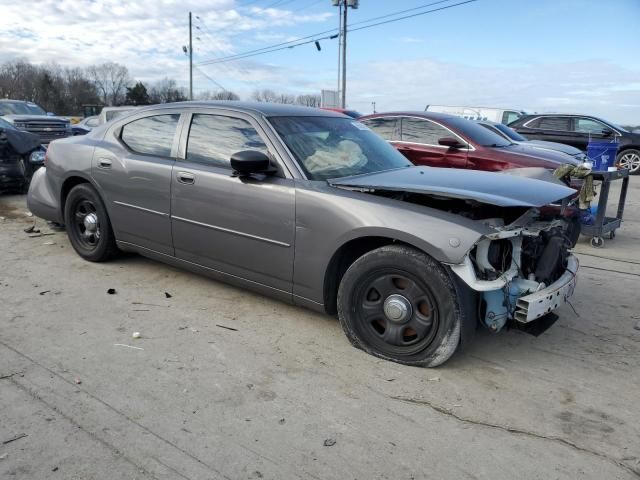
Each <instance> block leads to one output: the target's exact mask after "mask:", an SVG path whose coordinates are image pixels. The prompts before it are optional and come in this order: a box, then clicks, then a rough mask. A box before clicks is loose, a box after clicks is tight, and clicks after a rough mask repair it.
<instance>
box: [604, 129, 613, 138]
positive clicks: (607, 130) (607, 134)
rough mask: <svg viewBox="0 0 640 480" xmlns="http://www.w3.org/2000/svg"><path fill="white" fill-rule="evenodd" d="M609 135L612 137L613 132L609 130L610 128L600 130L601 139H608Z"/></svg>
mask: <svg viewBox="0 0 640 480" xmlns="http://www.w3.org/2000/svg"><path fill="white" fill-rule="evenodd" d="M611 135H613V130H611V129H610V128H603V129H602V136H603V137H610V136H611Z"/></svg>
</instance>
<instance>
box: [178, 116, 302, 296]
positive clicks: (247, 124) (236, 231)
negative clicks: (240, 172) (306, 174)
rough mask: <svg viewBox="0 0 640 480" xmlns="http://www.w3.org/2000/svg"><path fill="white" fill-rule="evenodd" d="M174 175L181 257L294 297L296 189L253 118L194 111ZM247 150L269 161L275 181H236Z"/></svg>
mask: <svg viewBox="0 0 640 480" xmlns="http://www.w3.org/2000/svg"><path fill="white" fill-rule="evenodd" d="M180 148H181V152H180V159H179V160H178V161H177V162H176V164H175V167H174V170H173V176H172V180H171V182H172V195H171V212H172V213H171V214H172V218H171V224H172V233H173V244H174V247H175V255H176V257H178V258H180V259H183V260H186V261H189V262H193V263H197V264H199V265H204V266H206V267H209V268H212V269H214V270H217V271H221V272H224V273H227V274H230V275H233V276H236V277H240V278H242V279H245V280H250V281H252V282H256V283H258V284H261V285H266V286H268V287H270V288H273V289H276V290H280V291H283V292H287V293H290V292H291V291H292V277H293V243H294V233H295V185H294V180H293V179H292V178H289V176H288V174H287V173H286V169H285V167H284V166H283V165H280V164H278V162H277V156H276V155H275V148H274V145H273V143H272V142H271V140H270V139H269V137H268V136H267V135H266V132H265V131H264V129H263V128H262V127H261V125H260V124H259V123H258V122H257V121H256V120H255V119H254V118H253V117H251V116H250V115H247V114H244V113H240V112H231V111H224V110H222V111H216V110H212V109H206V110H197V109H194V110H192V111H191V114H190V115H189V116H188V117H187V118H186V119H185V122H184V127H183V133H182V139H181V146H180ZM242 150H260V151H264V152H266V153H268V154H270V155H271V156H272V158H273V159H274V160H273V161H274V165H275V166H277V167H278V168H279V170H280V173H278V174H275V175H254V176H251V177H248V178H239V177H237V176H235V175H234V173H233V171H232V169H231V165H230V157H231V155H232V154H233V153H236V152H239V151H242Z"/></svg>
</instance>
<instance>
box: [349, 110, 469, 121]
mask: <svg viewBox="0 0 640 480" xmlns="http://www.w3.org/2000/svg"><path fill="white" fill-rule="evenodd" d="M376 117H420V118H430V119H432V120H451V119H458V118H462V117H459V116H457V115H451V114H449V113H437V112H425V111H422V110H416V111H410V110H406V111H398V112H382V113H374V114H371V115H365V116H363V117H361V118H359V120H366V119H367V118H376Z"/></svg>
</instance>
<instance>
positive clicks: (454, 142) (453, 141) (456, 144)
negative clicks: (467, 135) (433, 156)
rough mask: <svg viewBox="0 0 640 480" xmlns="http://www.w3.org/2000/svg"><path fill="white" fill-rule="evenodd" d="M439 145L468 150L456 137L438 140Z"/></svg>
mask: <svg viewBox="0 0 640 480" xmlns="http://www.w3.org/2000/svg"><path fill="white" fill-rule="evenodd" d="M438 144H439V145H443V146H445V147H449V148H467V145H466V144H464V143H462V142H461V141H460V140H458V139H457V138H455V137H442V138H440V139H438Z"/></svg>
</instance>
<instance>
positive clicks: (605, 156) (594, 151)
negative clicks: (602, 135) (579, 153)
mask: <svg viewBox="0 0 640 480" xmlns="http://www.w3.org/2000/svg"><path fill="white" fill-rule="evenodd" d="M617 154H618V142H603V141H595V140H592V141H590V142H589V144H588V145H587V157H589V160H591V162H592V163H593V168H592V170H598V171H601V172H606V171H607V169H608V168H609V167H614V166H615V165H616V155H617Z"/></svg>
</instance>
